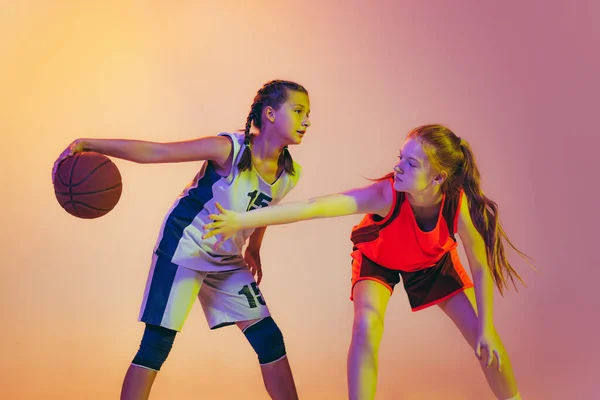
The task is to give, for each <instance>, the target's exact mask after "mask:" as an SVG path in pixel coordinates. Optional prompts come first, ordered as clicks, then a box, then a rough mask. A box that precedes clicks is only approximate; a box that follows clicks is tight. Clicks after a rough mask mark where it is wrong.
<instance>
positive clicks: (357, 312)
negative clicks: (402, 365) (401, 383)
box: [347, 280, 391, 400]
mask: <svg viewBox="0 0 600 400" xmlns="http://www.w3.org/2000/svg"><path fill="white" fill-rule="evenodd" d="M390 295H391V294H390V291H389V290H388V289H387V288H386V287H385V286H383V285H382V284H380V283H377V282H375V281H372V280H363V281H359V282H358V283H356V285H354V292H353V297H354V324H353V326H352V341H351V343H350V349H349V351H348V370H347V372H348V395H349V398H350V400H371V399H373V398H374V397H375V390H376V388H377V362H378V353H379V344H380V343H381V337H382V336H383V320H384V316H385V310H386V309H387V304H388V301H389V299H390Z"/></svg>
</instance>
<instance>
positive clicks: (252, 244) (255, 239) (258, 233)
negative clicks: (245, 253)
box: [248, 226, 267, 251]
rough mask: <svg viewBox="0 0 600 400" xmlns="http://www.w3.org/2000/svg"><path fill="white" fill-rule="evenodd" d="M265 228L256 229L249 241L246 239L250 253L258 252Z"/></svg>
mask: <svg viewBox="0 0 600 400" xmlns="http://www.w3.org/2000/svg"><path fill="white" fill-rule="evenodd" d="M266 230H267V227H266V226H263V227H260V228H256V229H255V230H254V232H253V233H252V235H250V239H248V249H249V250H252V251H259V250H260V246H261V244H262V240H263V237H264V236H265V231H266Z"/></svg>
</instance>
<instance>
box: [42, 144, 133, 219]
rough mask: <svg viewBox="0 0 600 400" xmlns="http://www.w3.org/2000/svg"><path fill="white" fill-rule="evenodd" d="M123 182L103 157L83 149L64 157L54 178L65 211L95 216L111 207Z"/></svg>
mask: <svg viewBox="0 0 600 400" xmlns="http://www.w3.org/2000/svg"><path fill="white" fill-rule="evenodd" d="M122 189H123V185H122V182H121V174H120V173H119V170H118V168H117V166H116V165H115V164H114V163H113V162H112V161H111V160H110V159H109V158H108V157H106V156H104V155H102V154H99V153H94V152H84V153H76V154H75V155H74V156H72V157H69V158H66V159H65V160H64V161H62V162H61V164H60V165H59V166H58V169H57V171H56V177H55V179H54V194H55V195H56V199H57V200H58V202H59V203H60V205H61V206H62V208H64V209H65V211H67V212H68V213H69V214H71V215H74V216H76V217H79V218H86V219H92V218H98V217H101V216H103V215H105V214H106V213H108V212H109V211H110V210H112V209H113V208H114V207H115V206H116V205H117V202H118V201H119V199H120V198H121V191H122Z"/></svg>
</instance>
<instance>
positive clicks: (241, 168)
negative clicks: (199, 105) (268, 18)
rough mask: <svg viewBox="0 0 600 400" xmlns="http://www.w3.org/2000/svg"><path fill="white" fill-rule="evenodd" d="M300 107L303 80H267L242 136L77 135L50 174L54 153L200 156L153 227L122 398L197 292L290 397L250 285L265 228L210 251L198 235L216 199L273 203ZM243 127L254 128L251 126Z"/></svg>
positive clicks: (147, 372) (168, 158) (159, 357)
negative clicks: (161, 139)
mask: <svg viewBox="0 0 600 400" xmlns="http://www.w3.org/2000/svg"><path fill="white" fill-rule="evenodd" d="M309 113H310V102H309V98H308V92H307V91H306V89H305V88H304V87H302V86H301V85H299V84H297V83H294V82H290V81H282V80H275V81H271V82H268V83H267V84H265V85H264V86H263V87H262V88H261V89H260V90H259V91H258V93H257V94H256V97H255V98H254V102H253V104H252V107H251V109H250V113H249V115H248V118H247V120H246V128H245V132H244V134H235V133H222V134H220V135H217V136H213V137H204V138H200V139H195V140H191V141H185V142H174V143H153V142H144V141H137V140H104V139H78V140H75V141H74V142H73V143H71V144H70V145H69V147H67V149H66V150H65V151H64V152H63V153H62V154H61V155H60V156H59V158H58V159H57V160H56V162H55V164H54V169H53V173H52V176H53V179H54V174H55V173H56V169H57V167H58V165H59V164H60V162H61V161H62V160H64V159H65V158H67V157H69V156H71V155H73V154H75V153H77V152H82V151H95V152H98V153H102V154H105V155H108V156H112V157H117V158H122V159H124V160H129V161H133V162H137V163H167V162H184V161H199V160H206V162H205V163H204V165H203V166H202V169H201V170H200V172H199V173H198V174H197V175H196V177H195V178H194V180H193V181H192V182H191V183H190V184H189V185H188V186H187V187H186V188H185V190H184V191H183V192H182V193H181V195H180V196H179V197H178V198H177V200H176V201H175V203H174V204H173V206H172V207H171V209H170V210H169V212H168V213H167V216H166V217H165V220H164V222H163V224H162V227H161V229H160V234H159V237H158V240H157V243H156V246H155V248H154V254H153V257H152V265H151V268H150V273H149V276H148V281H147V284H146V290H145V293H144V298H143V301H142V307H141V310H140V321H142V322H144V323H145V324H146V329H145V331H144V336H143V338H142V341H141V345H140V348H139V351H138V352H137V354H136V356H135V357H134V359H133V362H132V363H131V365H130V367H129V369H128V371H127V374H126V375H125V379H124V382H123V387H122V390H121V399H122V400H125V399H127V400H129V399H147V398H148V396H149V395H150V390H151V388H152V384H153V382H154V379H155V378H156V375H157V373H158V371H159V370H160V368H161V366H162V364H163V363H164V361H165V360H166V358H167V356H168V354H169V352H170V350H171V348H172V345H173V341H174V339H175V335H176V333H177V332H180V331H181V329H182V327H183V324H184V322H185V320H186V318H187V315H188V313H189V311H190V309H191V306H192V304H193V302H194V300H195V298H196V297H197V298H198V299H199V300H200V303H201V305H202V308H203V310H204V314H205V316H206V319H207V321H208V325H209V327H210V329H216V328H220V327H223V326H227V325H233V324H236V325H237V326H238V327H239V328H240V329H241V330H242V332H243V333H244V334H245V336H246V337H247V339H248V341H249V342H250V344H251V345H252V347H253V348H254V350H255V351H256V353H257V355H258V359H259V363H260V366H261V371H262V376H263V380H264V384H265V387H266V389H267V392H268V393H269V395H270V396H271V398H272V399H296V398H297V394H296V388H295V384H294V380H293V377H292V373H291V369H290V365H289V362H288V360H287V356H286V352H285V345H284V342H283V336H282V334H281V331H280V330H279V328H278V327H277V325H276V323H275V322H274V321H273V319H272V318H271V316H270V312H269V309H268V308H267V306H266V303H265V300H264V297H263V296H262V294H261V292H260V290H259V289H258V286H257V284H258V283H260V279H261V276H262V272H261V265H260V257H259V249H260V245H261V242H262V238H263V235H264V233H265V228H259V229H246V230H243V231H240V232H238V233H237V234H236V235H233V236H232V237H231V238H230V239H229V240H227V241H226V242H225V243H223V244H222V246H221V247H220V248H219V250H218V251H215V250H213V246H214V244H215V238H214V237H213V238H210V239H203V238H202V236H203V235H204V233H205V231H204V228H203V226H204V225H205V224H206V223H207V222H209V219H208V215H210V214H214V213H216V212H217V209H216V206H215V204H216V203H217V202H218V203H220V204H222V205H226V207H227V208H228V209H231V210H236V211H238V212H243V211H248V210H252V209H256V208H261V207H265V206H268V205H269V204H275V203H277V202H279V201H280V200H281V199H282V198H283V197H284V196H285V195H286V194H287V193H289V192H290V190H292V188H293V187H294V186H295V185H296V183H297V182H298V179H299V177H300V172H301V169H300V166H299V165H298V164H296V163H295V162H294V161H293V160H292V157H291V155H290V153H289V151H288V150H287V146H288V145H292V144H299V143H300V142H301V141H302V137H303V135H304V134H305V132H306V129H307V128H308V127H309V126H310V120H309ZM252 124H254V126H255V127H256V128H257V129H258V130H259V133H257V134H251V133H250V129H251V127H252ZM246 242H248V247H247V249H246V251H245V253H244V255H243V256H242V247H243V246H244V245H245V243H246ZM254 275H256V277H257V279H256V280H255V278H254Z"/></svg>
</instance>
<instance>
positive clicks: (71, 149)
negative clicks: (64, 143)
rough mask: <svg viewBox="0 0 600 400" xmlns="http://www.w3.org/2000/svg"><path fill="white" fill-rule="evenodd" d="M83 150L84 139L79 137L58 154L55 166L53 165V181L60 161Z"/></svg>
mask: <svg viewBox="0 0 600 400" xmlns="http://www.w3.org/2000/svg"><path fill="white" fill-rule="evenodd" d="M83 150H84V146H83V140H81V139H77V140H75V141H73V142H72V143H71V144H70V145H69V146H68V147H67V148H66V149H65V150H64V151H63V152H62V153H60V156H58V158H57V159H56V161H54V166H53V167H52V183H54V178H55V177H56V171H57V170H58V166H59V165H60V163H61V162H63V161H64V160H65V159H67V158H68V157H71V156H72V155H74V154H76V153H81V152H82V151H83Z"/></svg>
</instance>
